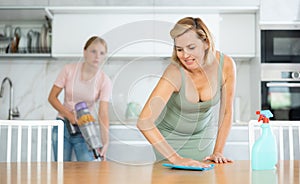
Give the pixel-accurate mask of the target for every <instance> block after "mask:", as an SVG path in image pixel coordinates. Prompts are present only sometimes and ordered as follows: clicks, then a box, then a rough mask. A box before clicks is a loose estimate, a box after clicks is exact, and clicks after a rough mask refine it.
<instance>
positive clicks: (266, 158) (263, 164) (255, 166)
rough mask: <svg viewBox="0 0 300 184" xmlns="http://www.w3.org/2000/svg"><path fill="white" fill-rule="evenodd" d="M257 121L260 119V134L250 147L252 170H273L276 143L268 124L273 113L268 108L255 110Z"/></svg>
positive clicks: (275, 160) (275, 157) (275, 161)
mask: <svg viewBox="0 0 300 184" xmlns="http://www.w3.org/2000/svg"><path fill="white" fill-rule="evenodd" d="M256 114H258V115H259V118H258V122H260V121H262V122H263V123H262V125H261V128H262V135H261V137H260V138H258V139H257V140H256V142H255V143H254V145H253V147H252V158H251V166H252V170H273V169H275V168H276V167H275V165H276V164H277V159H278V157H277V144H276V139H275V136H274V134H273V132H272V129H271V127H270V124H269V121H270V120H269V118H271V117H273V114H272V113H271V112H270V111H269V110H262V111H257V112H256Z"/></svg>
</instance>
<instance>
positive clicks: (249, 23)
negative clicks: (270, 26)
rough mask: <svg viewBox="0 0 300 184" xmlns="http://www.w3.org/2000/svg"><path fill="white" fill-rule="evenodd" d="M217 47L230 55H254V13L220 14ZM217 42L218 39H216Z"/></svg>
mask: <svg viewBox="0 0 300 184" xmlns="http://www.w3.org/2000/svg"><path fill="white" fill-rule="evenodd" d="M220 17H221V19H220V29H219V35H220V36H219V48H220V50H221V52H224V53H225V54H228V55H229V56H232V57H241V58H243V57H246V58H247V57H255V54H256V49H255V48H256V27H257V26H256V14H255V13H243V14H242V13H234V14H232V13H226V14H225V13H224V14H220ZM217 42H218V40H217Z"/></svg>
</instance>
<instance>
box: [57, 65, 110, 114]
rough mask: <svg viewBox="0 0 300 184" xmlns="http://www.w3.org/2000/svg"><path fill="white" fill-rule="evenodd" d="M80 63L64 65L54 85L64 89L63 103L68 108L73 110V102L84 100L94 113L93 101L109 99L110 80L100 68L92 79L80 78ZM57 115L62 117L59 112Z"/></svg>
mask: <svg viewBox="0 0 300 184" xmlns="http://www.w3.org/2000/svg"><path fill="white" fill-rule="evenodd" d="M82 65H83V62H78V63H71V64H67V65H65V66H64V68H63V69H62V70H61V71H60V73H59V75H58V77H57V79H56V81H55V82H54V85H56V86H58V87H60V88H63V89H64V102H63V105H64V106H65V107H66V108H67V109H68V110H70V111H75V110H74V109H75V104H76V103H78V102H82V101H84V102H86V103H87V105H88V107H89V110H90V112H94V113H95V105H96V104H95V103H97V102H99V101H106V102H108V101H109V100H110V97H111V92H112V82H111V80H110V78H109V77H108V76H107V75H106V74H105V73H104V72H103V71H102V70H98V72H97V74H96V75H95V76H94V77H93V78H92V79H90V80H82V79H81V68H82ZM58 116H59V117H62V116H61V114H58Z"/></svg>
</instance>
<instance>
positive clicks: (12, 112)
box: [0, 77, 20, 120]
mask: <svg viewBox="0 0 300 184" xmlns="http://www.w3.org/2000/svg"><path fill="white" fill-rule="evenodd" d="M6 81H8V83H9V86H10V95H9V110H8V119H9V120H12V119H13V118H14V117H19V116H20V113H19V110H18V108H17V107H16V108H14V109H13V94H14V90H13V85H12V82H11V80H10V79H9V78H8V77H5V78H4V79H3V80H2V83H1V90H0V98H2V97H3V92H4V84H5V82H6Z"/></svg>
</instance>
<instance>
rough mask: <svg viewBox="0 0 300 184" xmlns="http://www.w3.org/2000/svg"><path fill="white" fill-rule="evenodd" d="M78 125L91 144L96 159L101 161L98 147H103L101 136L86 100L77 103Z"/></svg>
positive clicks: (85, 138) (87, 141)
mask: <svg viewBox="0 0 300 184" xmlns="http://www.w3.org/2000/svg"><path fill="white" fill-rule="evenodd" d="M75 109H76V114H77V119H78V122H77V124H78V126H79V129H80V131H81V134H82V136H83V138H84V140H85V141H86V143H87V144H88V145H89V148H90V149H91V150H92V151H93V153H94V157H95V161H101V156H100V154H99V153H98V151H97V149H99V148H101V147H102V145H101V142H100V136H99V132H98V131H97V127H96V124H95V119H94V117H93V116H92V115H91V113H90V112H89V109H88V107H87V104H86V103H85V102H79V103H77V104H76V105H75Z"/></svg>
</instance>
